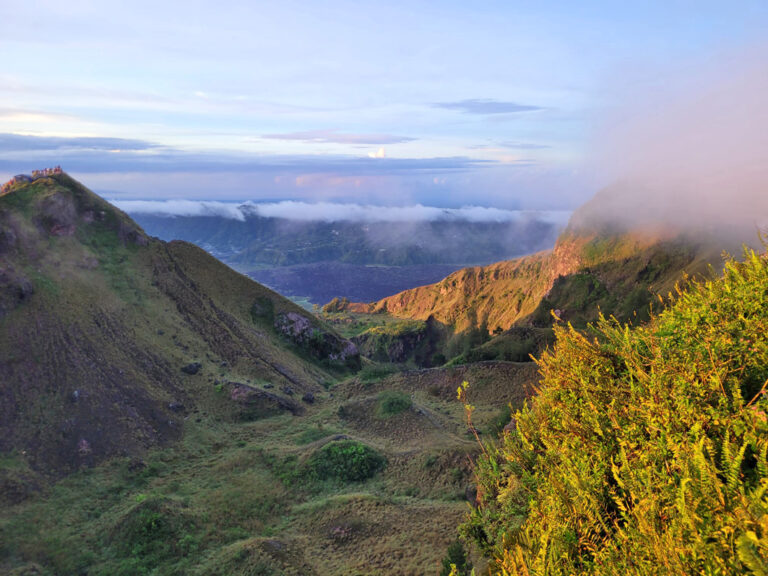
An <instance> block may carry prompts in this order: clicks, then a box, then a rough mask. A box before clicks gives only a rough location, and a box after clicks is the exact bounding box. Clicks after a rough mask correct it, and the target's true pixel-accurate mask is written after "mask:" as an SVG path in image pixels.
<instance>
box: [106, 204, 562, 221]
mask: <svg viewBox="0 0 768 576" xmlns="http://www.w3.org/2000/svg"><path fill="white" fill-rule="evenodd" d="M112 203H113V204H115V205H116V206H117V207H119V208H120V209H122V210H124V211H126V212H128V213H129V214H155V215H159V216H168V217H173V216H220V217H222V218H230V219H232V220H240V221H244V220H245V217H246V216H247V215H249V214H258V215H259V216H263V217H267V218H283V219H287V220H303V221H325V222H339V221H347V222H425V221H434V220H458V221H465V222H514V221H520V220H526V219H528V220H541V221H545V222H552V223H555V224H564V223H565V222H567V220H568V218H569V217H570V214H571V212H570V211H567V210H548V211H544V210H503V209H500V208H490V207H485V206H463V207H461V208H438V207H435V206H424V205H422V204H415V205H413V206H373V205H366V204H352V203H344V204H342V203H334V202H317V203H309V202H296V201H290V200H287V201H283V202H267V203H255V202H245V203H234V202H232V203H230V202H206V201H203V202H196V201H192V200H163V201H156V200H112Z"/></svg>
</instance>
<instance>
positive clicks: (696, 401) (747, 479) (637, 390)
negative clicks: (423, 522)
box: [461, 252, 768, 575]
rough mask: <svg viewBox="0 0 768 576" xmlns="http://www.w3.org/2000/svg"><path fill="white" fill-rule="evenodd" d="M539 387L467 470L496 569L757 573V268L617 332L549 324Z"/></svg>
mask: <svg viewBox="0 0 768 576" xmlns="http://www.w3.org/2000/svg"><path fill="white" fill-rule="evenodd" d="M555 332H556V335H557V344H556V346H555V349H554V351H552V352H548V353H544V355H543V356H542V358H541V360H540V361H539V366H540V371H541V377H542V386H541V393H540V395H539V396H538V397H536V398H535V399H534V400H533V402H532V404H531V406H530V407H528V408H525V409H523V410H522V411H520V412H518V413H517V414H516V415H515V418H516V420H517V430H516V432H514V433H512V434H507V435H505V436H504V438H503V439H502V441H501V444H500V445H493V444H487V445H485V447H484V454H483V456H482V457H481V458H480V459H479V460H478V462H477V465H476V474H477V478H478V484H479V486H478V494H479V495H480V497H479V498H480V502H479V507H478V508H477V509H476V510H474V511H472V512H471V513H470V517H469V519H468V520H467V521H466V522H465V524H464V525H463V526H462V528H461V530H462V533H463V534H464V535H465V536H469V537H472V538H473V539H474V540H475V542H476V543H477V544H479V545H480V547H481V548H482V549H483V550H484V551H485V552H486V553H487V554H488V555H490V556H491V557H492V561H491V566H490V568H491V573H495V574H531V575H535V574H552V575H557V574H563V575H564V574H636V575H646V574H647V575H650V574H654V575H656V574H659V575H666V574H669V575H671V574H675V575H678V574H765V573H768V498H766V493H767V492H768V417H766V412H767V411H768V397H766V395H765V394H763V392H764V391H765V387H766V384H768V382H766V379H767V378H768V338H766V334H767V333H768V263H767V262H766V259H765V258H764V257H760V256H758V255H756V254H755V253H753V252H748V253H747V257H746V260H745V261H744V262H743V263H735V262H733V261H729V262H727V263H726V267H725V275H724V277H723V278H722V279H720V280H717V281H712V282H706V283H702V284H693V285H692V286H691V287H690V289H689V290H688V291H687V292H678V295H677V299H676V302H675V303H674V304H673V305H672V306H671V307H670V308H669V309H667V310H666V311H664V312H663V313H661V314H660V315H658V316H656V317H654V318H652V319H651V321H650V323H649V325H647V326H642V327H637V328H634V329H633V328H629V327H627V326H623V325H621V324H619V323H617V322H615V321H609V320H605V319H601V320H600V321H599V322H598V323H597V325H596V326H595V327H594V328H593V329H592V333H591V334H589V335H584V334H581V333H579V332H576V331H575V330H573V329H572V328H569V327H568V328H567V327H563V326H558V327H556V329H555Z"/></svg>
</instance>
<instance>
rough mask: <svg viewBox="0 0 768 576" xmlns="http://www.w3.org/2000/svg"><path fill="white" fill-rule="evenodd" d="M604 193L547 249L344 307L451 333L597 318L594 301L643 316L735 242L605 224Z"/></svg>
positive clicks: (606, 309)
mask: <svg viewBox="0 0 768 576" xmlns="http://www.w3.org/2000/svg"><path fill="white" fill-rule="evenodd" d="M602 198H603V196H602V195H601V194H598V195H596V196H595V198H593V199H592V200H591V201H590V202H588V203H586V204H585V205H583V206H582V207H581V208H579V209H578V210H577V211H576V212H574V214H573V216H572V217H571V221H570V222H569V225H568V226H567V227H566V229H565V230H564V231H563V232H562V233H561V234H560V236H559V237H558V239H557V242H556V243H555V247H554V248H553V249H552V250H550V251H542V252H539V253H536V254H532V255H528V256H523V257H521V258H517V259H514V260H508V261H503V262H498V263H495V264H491V265H488V266H482V267H472V268H464V269H461V270H458V271H457V272H454V273H452V274H450V275H449V276H447V277H446V278H445V279H443V280H441V281H440V282H437V283H436V284H431V285H427V286H422V287H418V288H413V289H411V290H406V291H403V292H400V293H398V294H395V295H392V296H389V297H386V298H383V299H381V300H378V301H375V302H370V303H360V302H353V303H349V304H347V305H346V306H345V308H346V309H347V310H349V311H350V312H355V313H368V314H370V313H386V314H390V315H392V316H396V317H399V318H407V319H415V320H424V321H425V320H427V319H428V318H430V317H431V318H433V319H434V320H437V321H438V322H441V323H443V324H445V325H447V326H450V327H452V328H453V329H454V330H456V331H457V332H462V331H466V330H469V329H472V328H478V327H484V329H485V330H487V331H488V332H498V331H503V330H508V329H510V328H511V327H513V326H514V325H517V324H533V325H549V324H551V318H550V311H554V310H556V311H557V315H558V317H560V318H561V319H563V320H569V321H570V320H573V321H576V322H577V323H582V324H583V323H584V322H587V321H592V320H596V319H597V316H598V306H601V310H602V312H603V313H605V314H607V315H611V314H614V315H616V316H617V317H620V319H623V320H628V319H630V317H631V316H633V315H634V314H635V313H636V312H639V313H640V314H641V316H643V317H646V316H647V311H646V310H647V308H648V306H649V305H650V303H651V301H652V299H653V297H654V296H655V295H658V294H661V295H666V294H667V293H668V292H669V291H671V290H672V289H673V288H674V286H675V284H676V283H677V282H679V281H681V280H682V279H683V278H684V276H685V275H701V274H707V273H708V266H709V265H712V264H716V263H718V262H720V261H721V256H720V255H721V253H722V249H723V247H724V246H725V245H728V246H730V247H732V246H733V242H730V243H729V244H726V243H724V242H719V241H712V240H711V239H708V238H707V237H706V236H705V235H704V234H701V233H696V232H695V231H686V230H682V229H675V228H674V227H672V226H670V225H669V224H665V225H654V224H650V223H648V224H645V225H643V226H642V227H637V228H627V227H625V226H622V225H617V226H614V225H611V223H609V222H606V221H605V220H603V219H601V217H600V205H601V203H602ZM566 284H568V285H569V286H570V287H571V289H572V290H571V291H572V292H579V291H582V292H585V294H584V298H583V299H582V301H579V302H574V301H573V299H572V298H565V297H562V293H563V292H564V291H565V290H564V289H563V288H564V286H565V285H566ZM558 295H560V296H561V297H559V298H557V297H553V296H558ZM566 305H567V308H566Z"/></svg>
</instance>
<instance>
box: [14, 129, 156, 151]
mask: <svg viewBox="0 0 768 576" xmlns="http://www.w3.org/2000/svg"><path fill="white" fill-rule="evenodd" d="M153 148H154V149H157V148H160V146H158V145H157V144H152V143H151V142H147V141H144V140H131V139H127V138H101V137H53V136H28V135H22V134H1V133H0V152H41V151H46V150H48V151H54V152H60V151H64V150H72V151H84V150H108V151H113V150H149V149H153Z"/></svg>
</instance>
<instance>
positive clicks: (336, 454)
mask: <svg viewBox="0 0 768 576" xmlns="http://www.w3.org/2000/svg"><path fill="white" fill-rule="evenodd" d="M308 464H309V471H310V474H311V475H313V476H315V477H317V478H318V479H320V480H339V481H341V482H361V481H363V480H368V479H369V478H372V477H373V476H374V475H375V474H376V473H377V472H378V471H379V470H382V469H383V468H384V466H385V464H386V462H385V460H384V457H383V456H382V455H381V454H379V453H378V452H376V450H374V449H373V448H371V447H370V446H366V445H365V444H362V443H360V442H356V441H354V440H341V441H338V442H331V443H330V444H326V445H325V446H323V447H322V448H321V449H320V450H318V451H317V452H315V454H313V455H312V457H311V458H310V460H309V462H308Z"/></svg>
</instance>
